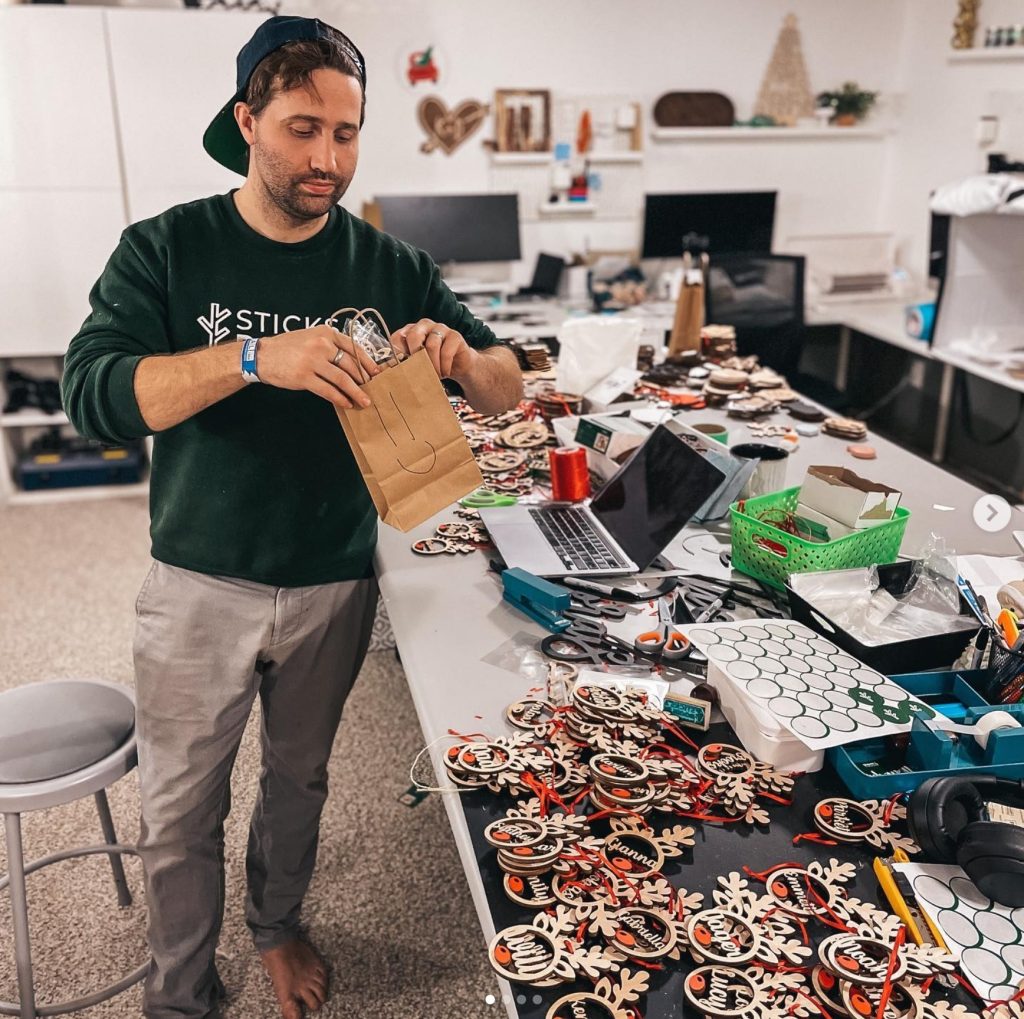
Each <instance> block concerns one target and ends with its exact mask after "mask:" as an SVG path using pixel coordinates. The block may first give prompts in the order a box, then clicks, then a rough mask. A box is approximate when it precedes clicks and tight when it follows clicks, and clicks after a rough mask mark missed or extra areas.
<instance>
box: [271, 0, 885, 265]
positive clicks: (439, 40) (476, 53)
mask: <svg viewBox="0 0 1024 1019" xmlns="http://www.w3.org/2000/svg"><path fill="white" fill-rule="evenodd" d="M853 6H854V5H851V4H849V3H842V2H840V0H825V2H822V0H760V2H758V3H752V2H750V0H716V2H715V3H714V4H708V3H705V2H699V0H645V2H634V3H628V4H627V3H623V2H622V0H560V2H559V3H557V4H553V3H550V2H546V0H519V2H517V3H515V4H509V3H499V2H497V0H480V2H476V3H469V2H455V0H373V2H368V0H315V2H314V0H291V2H289V3H286V6H285V12H286V13H296V14H307V15H315V16H317V17H320V18H322V19H324V20H325V21H328V22H330V23H331V24H334V25H336V26H337V27H338V28H341V29H342V30H343V31H345V32H347V33H348V34H349V35H351V37H352V38H353V39H354V40H355V42H356V43H357V45H358V46H359V47H360V49H361V50H362V51H363V53H364V54H365V56H366V58H367V64H368V89H367V121H366V127H365V129H364V134H363V139H362V152H361V160H360V167H359V171H358V173H357V175H356V179H355V181H354V182H353V185H352V188H351V190H350V192H349V198H347V199H346V203H345V204H346V205H348V207H349V208H352V209H354V210H356V211H358V210H359V208H360V207H361V203H362V201H363V200H364V199H365V198H368V197H371V196H372V195H373V194H375V193H380V194H387V193H402V192H404V193H422V192H430V191H434V190H437V191H447V192H464V191H483V190H489V189H496V190H507V189H510V188H512V189H515V188H516V187H517V185H520V186H522V187H523V188H524V189H526V190H527V191H530V192H534V191H538V189H539V190H543V189H544V188H546V186H547V179H548V172H549V171H548V170H547V169H546V168H544V167H540V168H537V167H517V168H515V169H514V170H509V169H508V168H506V167H500V168H494V167H492V165H491V162H490V160H489V159H488V157H487V154H486V152H485V151H484V149H483V147H482V146H481V144H480V143H481V140H482V139H483V138H485V137H490V136H491V122H488V124H487V125H486V126H485V127H484V128H483V129H481V131H480V132H478V133H477V134H476V135H474V136H473V137H472V138H471V139H470V140H469V141H467V142H466V143H465V144H464V145H463V146H462V147H461V148H459V149H458V150H456V152H455V153H454V155H452V156H445V155H443V154H441V153H440V152H434V153H432V154H430V155H424V154H422V153H420V151H419V145H420V142H421V141H422V140H423V134H422V131H421V129H420V127H419V125H418V123H417V120H416V105H417V103H418V102H419V100H420V98H421V97H422V96H423V95H425V94H428V91H429V92H434V93H436V94H438V95H440V96H441V97H442V98H443V99H444V100H445V101H446V102H447V103H448V104H449V106H451V105H454V104H456V103H457V102H459V101H461V100H463V99H467V98H475V99H480V100H483V101H490V100H491V98H492V95H493V91H494V89H495V88H510V87H512V88H514V87H524V88H549V89H551V90H552V92H553V93H554V94H555V96H556V98H557V96H558V95H562V94H577V95H579V94H599V93H605V94H612V95H620V96H629V97H632V98H634V99H637V100H639V101H640V102H641V104H642V109H643V115H644V120H645V125H646V127H647V129H648V131H649V128H650V127H651V126H652V125H653V121H652V119H651V109H652V107H653V104H654V102H655V100H656V99H657V98H658V96H660V95H661V94H662V93H664V92H667V91H673V90H710V91H720V92H723V93H725V94H726V95H728V96H729V97H730V98H731V99H732V100H733V103H734V104H735V107H736V113H737V116H739V117H741V118H747V117H749V116H750V115H751V113H752V107H753V103H754V99H755V97H756V95H757V90H758V86H759V85H760V81H761V77H762V75H763V73H764V70H765V68H766V66H767V64H768V61H769V58H770V56H771V52H772V49H773V47H774V44H775V39H776V36H777V35H778V32H779V29H780V27H781V24H782V19H783V17H784V16H785V14H786V13H787V12H789V11H792V12H794V13H795V14H796V15H797V17H798V19H799V24H800V29H801V33H802V38H803V51H804V58H805V61H806V64H807V68H808V73H809V77H810V83H811V88H812V90H813V91H815V92H817V91H820V90H823V89H826V88H830V87H833V86H838V85H839V84H840V83H841V82H842V81H844V80H847V79H855V80H858V81H859V82H861V83H862V85H863V86H864V87H869V88H878V89H881V91H882V92H883V93H885V94H889V93H891V92H892V90H893V88H894V85H895V82H896V80H897V78H896V71H897V67H896V65H897V59H898V56H899V44H900V33H901V31H902V30H903V20H904V19H903V7H904V2H903V0H899V2H896V3H894V2H891V0H859V2H858V3H857V4H856V5H855V8H856V13H855V14H854V13H853ZM431 43H432V44H434V45H436V46H438V47H439V48H440V49H441V51H442V53H443V55H444V57H445V66H443V67H442V74H443V78H442V80H441V81H440V82H439V83H438V85H437V86H436V87H435V86H433V85H429V84H419V85H417V86H416V89H411V88H410V87H409V86H408V85H407V84H405V83H404V82H403V81H402V79H401V77H400V71H401V69H402V68H403V66H404V63H405V59H406V55H407V54H408V53H410V52H412V51H413V50H417V49H422V48H423V47H424V46H426V45H428V44H431ZM417 90H418V91H417ZM885 114H886V111H885V110H884V109H883V110H882V111H881V116H885ZM891 144H892V143H891V141H886V140H881V141H875V140H864V141H852V140H845V141H842V142H840V141H834V142H824V141H822V142H800V141H797V140H787V141H771V142H768V141H761V142H750V143H741V142H737V141H729V142H688V143H678V142H675V143H656V142H653V141H651V140H650V138H649V137H648V138H645V146H646V154H645V160H644V163H643V166H642V167H641V168H635V167H609V166H601V167H594V168H593V169H597V170H598V171H599V172H601V173H602V175H603V177H604V178H605V181H606V185H607V188H608V189H609V191H610V192H614V193H615V194H614V196H611V195H610V196H608V200H606V201H603V202H602V204H603V205H604V206H605V207H610V206H615V207H616V208H618V207H621V205H622V204H623V202H622V197H623V195H624V194H625V193H628V194H629V195H631V196H633V201H632V203H631V204H632V205H633V209H634V210H636V211H634V212H633V214H632V215H629V216H627V217H622V216H616V217H613V216H610V215H607V214H606V213H604V212H602V211H600V210H599V211H598V213H597V214H596V215H595V216H594V217H588V218H587V219H586V221H582V220H577V221H574V222H572V223H566V222H565V221H559V222H557V223H550V222H544V223H541V222H538V220H539V216H538V215H537V213H536V211H535V208H534V205H535V204H536V203H535V202H533V201H532V200H531V201H529V202H527V201H524V202H523V207H522V209H521V214H522V215H523V218H524V220H525V222H524V226H523V242H524V249H525V250H524V263H525V267H524V268H522V269H521V271H520V275H522V272H524V271H528V267H529V266H530V265H532V259H533V253H534V251H535V250H536V249H537V248H538V247H543V248H547V249H548V250H552V251H554V252H556V253H557V252H559V251H561V252H563V253H568V251H569V250H571V249H576V250H578V249H580V248H581V247H582V246H583V245H584V243H586V242H589V244H590V246H591V247H595V248H607V247H624V246H635V245H636V244H637V242H638V241H639V233H640V219H639V209H640V207H641V205H642V195H643V193H644V191H645V190H647V191H658V190H662V191H671V190H680V191H682V190H698V191H699V190H712V191H713V190H719V191H721V190H733V189H771V188H777V189H778V190H779V192H780V197H779V207H778V218H777V228H776V246H777V247H779V248H783V247H784V246H785V245H784V242H785V238H786V237H788V236H791V235H793V234H797V233H809V232H834V231H852V230H871V229H880V228H883V227H884V226H885V225H886V224H885V222H884V220H883V217H882V214H881V210H880V207H879V197H878V196H879V194H880V193H881V192H882V190H883V186H884V174H885V168H886V159H887V150H888V148H889V147H890V145H891ZM598 199H599V201H601V200H602V196H600V195H599V196H598Z"/></svg>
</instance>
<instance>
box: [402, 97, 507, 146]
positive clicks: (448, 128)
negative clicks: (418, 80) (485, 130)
mask: <svg viewBox="0 0 1024 1019" xmlns="http://www.w3.org/2000/svg"><path fill="white" fill-rule="evenodd" d="M488 110H489V107H488V106H487V104H486V103H481V102H478V101H477V100H476V99H466V100H463V102H461V103H459V105H458V106H456V107H455V109H454V110H449V109H448V107H447V106H446V105H445V102H444V100H443V99H440V98H438V97H437V96H427V97H426V98H425V99H423V100H421V101H420V105H419V107H418V110H417V113H418V116H419V119H420V126H421V127H422V128H423V130H424V131H425V132H426V134H427V140H426V141H425V142H424V143H423V144H422V145H421V146H420V151H421V152H433V151H434V149H437V148H439V149H441V150H442V151H443V152H444V154H445V155H446V156H450V155H451V154H452V153H453V152H454V151H455V150H456V149H457V148H458V147H459V146H460V145H461V144H462V143H463V142H464V141H465V140H466V139H467V138H468V137H469V136H470V135H471V134H472V133H473V132H474V131H476V130H477V129H478V128H479V127H480V125H481V124H482V123H483V122H484V117H486V116H487V113H488Z"/></svg>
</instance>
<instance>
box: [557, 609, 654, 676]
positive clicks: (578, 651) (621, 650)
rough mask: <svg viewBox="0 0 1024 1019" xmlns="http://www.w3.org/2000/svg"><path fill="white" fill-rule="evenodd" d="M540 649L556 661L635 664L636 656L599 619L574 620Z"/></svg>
mask: <svg viewBox="0 0 1024 1019" xmlns="http://www.w3.org/2000/svg"><path fill="white" fill-rule="evenodd" d="M540 649H541V651H542V652H543V653H544V654H546V655H547V656H548V658H553V659H554V660H555V661H556V662H573V663H576V662H590V663H591V664H592V665H596V666H599V667H600V666H601V665H633V664H634V663H635V662H636V658H635V657H634V655H633V651H632V648H630V646H629V645H628V644H626V643H625V642H624V641H620V640H618V639H617V638H615V637H611V636H609V635H608V630H607V628H606V627H605V626H604V624H603V623H599V622H598V621H597V620H596V619H574V620H573V621H572V624H571V625H570V626H569V628H568V629H567V630H563V631H562V632H561V633H553V634H551V635H550V636H548V637H545V638H544V639H543V640H542V641H541V642H540Z"/></svg>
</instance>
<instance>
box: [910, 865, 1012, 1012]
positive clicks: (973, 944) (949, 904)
mask: <svg viewBox="0 0 1024 1019" xmlns="http://www.w3.org/2000/svg"><path fill="white" fill-rule="evenodd" d="M896 869H897V870H899V871H902V872H903V874H904V875H905V876H906V878H907V880H908V881H909V882H910V886H911V887H912V888H913V889H914V895H915V896H916V898H917V902H918V905H919V906H920V907H921V908H922V909H923V910H924V911H925V912H926V913H927V914H928V916H929V917H930V918H931V920H932V922H933V923H934V924H935V925H936V926H937V927H938V928H939V930H940V931H942V937H943V939H944V940H945V942H946V944H947V945H948V946H949V950H950V951H951V952H953V954H954V955H957V956H959V959H960V968H961V969H962V970H963V974H964V976H965V977H967V979H968V980H969V981H970V982H971V985H972V986H973V987H974V988H975V989H976V990H977V991H978V993H979V994H980V995H981V996H982V997H983V998H986V999H987V1000H988V1001H1009V1000H1010V999H1011V998H1013V997H1014V995H1015V994H1016V993H1017V987H1018V985H1019V984H1020V982H1021V980H1022V979H1024V909H1010V907H1009V906H1001V905H1000V904H999V903H998V902H993V901H992V900H991V899H989V898H987V897H986V896H984V895H982V893H981V892H979V891H978V889H977V888H976V887H975V886H974V883H973V882H972V881H971V879H970V878H969V877H968V876H967V875H966V874H965V873H964V872H963V871H962V870H961V869H960V868H959V867H953V866H949V865H947V864H941V863H897V864H896Z"/></svg>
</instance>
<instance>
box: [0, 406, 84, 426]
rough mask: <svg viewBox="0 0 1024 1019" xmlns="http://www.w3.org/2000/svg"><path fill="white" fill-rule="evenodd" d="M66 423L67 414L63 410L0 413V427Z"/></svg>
mask: <svg viewBox="0 0 1024 1019" xmlns="http://www.w3.org/2000/svg"><path fill="white" fill-rule="evenodd" d="M68 423H69V422H68V416H67V414H65V413H64V412H63V411H59V412H58V413H56V414H46V413H44V412H43V411H41V410H19V411H17V412H16V413H14V414H0V428H35V427H42V428H48V427H50V426H52V425H66V424H68Z"/></svg>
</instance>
